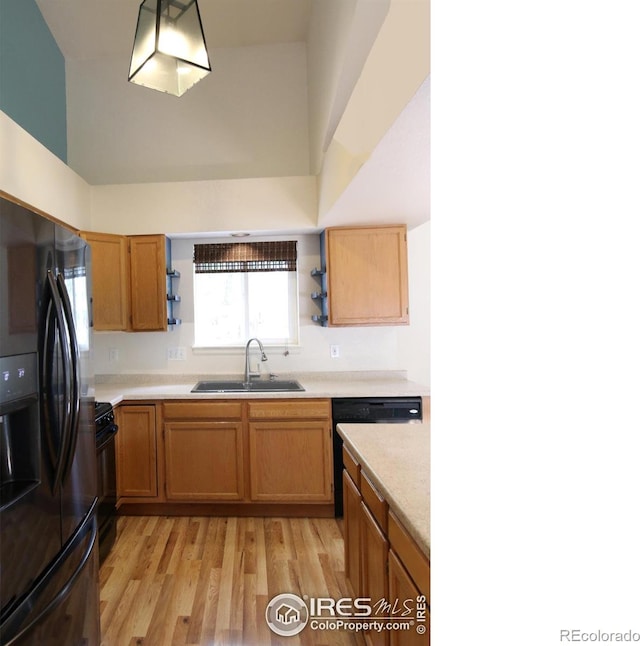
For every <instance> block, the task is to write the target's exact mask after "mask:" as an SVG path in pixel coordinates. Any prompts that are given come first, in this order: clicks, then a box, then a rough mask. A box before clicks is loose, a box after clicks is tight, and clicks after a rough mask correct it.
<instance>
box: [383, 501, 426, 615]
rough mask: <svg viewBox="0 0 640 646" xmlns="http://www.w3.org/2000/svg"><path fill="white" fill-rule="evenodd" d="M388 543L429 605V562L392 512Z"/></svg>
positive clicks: (390, 514) (390, 513)
mask: <svg viewBox="0 0 640 646" xmlns="http://www.w3.org/2000/svg"><path fill="white" fill-rule="evenodd" d="M389 541H390V543H391V547H392V548H393V550H394V551H395V552H396V554H397V555H398V556H399V557H400V559H401V560H402V562H403V563H404V565H405V567H406V568H407V570H408V571H409V572H410V573H411V576H412V578H413V580H414V582H415V584H416V585H417V586H418V589H419V590H420V592H421V593H422V594H424V595H425V596H426V598H427V603H429V604H430V603H431V594H430V580H431V568H430V564H429V561H428V559H427V557H426V556H425V555H424V554H423V553H422V551H421V550H420V548H419V547H418V546H417V545H416V542H415V541H414V540H413V538H411V536H409V534H408V533H407V530H406V529H405V528H404V527H403V526H402V524H401V523H400V521H399V520H398V518H397V517H396V515H395V514H394V513H393V512H392V511H390V512H389Z"/></svg>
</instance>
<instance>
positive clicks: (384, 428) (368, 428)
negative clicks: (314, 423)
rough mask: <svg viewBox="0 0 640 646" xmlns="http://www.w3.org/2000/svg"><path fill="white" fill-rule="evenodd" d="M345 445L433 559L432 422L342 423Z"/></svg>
mask: <svg viewBox="0 0 640 646" xmlns="http://www.w3.org/2000/svg"><path fill="white" fill-rule="evenodd" d="M338 432H339V433H340V435H341V436H342V438H343V440H344V444H345V446H346V447H347V448H348V449H349V451H350V452H351V454H352V455H353V457H354V458H355V459H356V460H357V461H358V463H359V464H360V468H361V469H362V471H364V472H365V474H366V475H367V477H368V478H369V480H371V482H372V483H373V485H374V486H375V487H376V488H377V489H378V491H379V492H380V493H381V494H382V495H383V496H384V498H385V500H386V501H387V503H388V504H389V509H390V510H391V511H393V513H394V514H395V515H396V516H397V517H398V519H399V520H400V521H401V522H402V524H403V525H404V527H405V529H406V530H407V532H408V533H409V534H410V535H411V536H412V538H413V539H414V540H415V542H416V543H417V544H418V546H419V547H420V549H421V550H422V551H423V552H424V553H425V554H426V556H427V557H428V558H430V552H431V524H430V511H431V487H430V459H431V455H430V453H431V451H430V443H431V433H430V423H429V422H428V421H427V422H425V423H424V424H338Z"/></svg>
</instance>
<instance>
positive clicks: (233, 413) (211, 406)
mask: <svg viewBox="0 0 640 646" xmlns="http://www.w3.org/2000/svg"><path fill="white" fill-rule="evenodd" d="M164 418H165V419H200V420H212V419H241V418H242V402H240V401H234V402H231V401H229V402H169V403H165V404H164Z"/></svg>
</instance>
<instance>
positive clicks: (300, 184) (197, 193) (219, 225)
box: [91, 176, 317, 236]
mask: <svg viewBox="0 0 640 646" xmlns="http://www.w3.org/2000/svg"><path fill="white" fill-rule="evenodd" d="M316 205H317V198H316V182H315V178H314V177H306V176H305V177H261V178H251V179H230V180H210V181H199V182H164V183H161V184H117V185H109V186H93V187H92V188H91V228H92V229H93V230H94V231H102V232H104V233H121V234H126V235H133V234H141V233H166V234H168V235H169V236H171V234H178V233H179V234H183V233H194V234H195V233H200V232H216V233H218V232H227V233H231V232H234V231H238V230H244V231H254V232H269V231H287V230H289V231H305V230H317V220H316Z"/></svg>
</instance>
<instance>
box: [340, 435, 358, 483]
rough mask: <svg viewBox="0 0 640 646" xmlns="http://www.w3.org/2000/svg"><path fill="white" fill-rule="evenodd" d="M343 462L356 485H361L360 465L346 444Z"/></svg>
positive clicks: (343, 449) (343, 450)
mask: <svg viewBox="0 0 640 646" xmlns="http://www.w3.org/2000/svg"><path fill="white" fill-rule="evenodd" d="M342 464H343V465H344V468H345V469H346V471H347V473H348V474H349V475H350V476H351V479H352V480H353V482H354V483H355V485H356V487H360V465H359V464H358V463H357V462H356V459H355V458H354V457H353V456H352V455H351V453H350V452H349V449H348V448H347V447H346V446H344V445H342Z"/></svg>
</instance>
